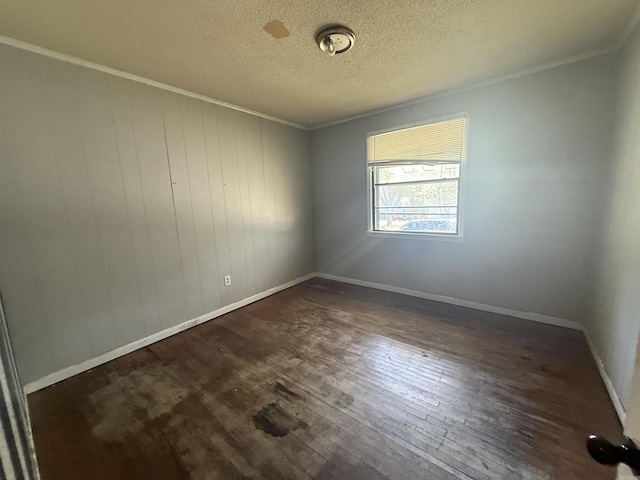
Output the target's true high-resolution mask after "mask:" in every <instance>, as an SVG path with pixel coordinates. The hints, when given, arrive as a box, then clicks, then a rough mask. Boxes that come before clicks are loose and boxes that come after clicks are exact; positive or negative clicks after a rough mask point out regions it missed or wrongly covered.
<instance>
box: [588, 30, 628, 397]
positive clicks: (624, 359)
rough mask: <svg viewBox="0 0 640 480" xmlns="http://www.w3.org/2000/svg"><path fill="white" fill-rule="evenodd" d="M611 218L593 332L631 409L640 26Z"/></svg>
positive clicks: (623, 97)
mask: <svg viewBox="0 0 640 480" xmlns="http://www.w3.org/2000/svg"><path fill="white" fill-rule="evenodd" d="M618 91H619V97H618V102H617V106H618V108H617V118H616V135H615V142H614V146H615V148H614V154H613V158H612V159H611V160H610V163H611V164H612V165H613V166H614V167H615V171H614V176H613V178H612V181H611V183H610V186H609V191H608V199H609V204H608V205H607V210H608V215H607V216H606V219H607V220H608V221H605V222H603V223H602V226H603V227H604V228H603V235H602V242H601V244H600V250H599V252H598V256H597V258H599V259H600V261H599V263H598V264H597V271H598V276H597V282H596V288H595V292H594V295H593V296H592V298H593V300H594V302H593V308H592V310H591V311H592V315H590V318H589V321H588V329H589V332H590V333H591V336H592V338H593V341H594V343H595V345H596V348H597V350H598V351H599V353H600V355H601V357H602V360H603V363H604V365H605V368H606V370H607V372H608V374H609V376H610V378H611V380H612V382H613V385H614V387H615V388H616V391H617V392H618V395H619V396H620V400H621V401H622V403H623V405H624V406H625V407H628V406H629V401H630V400H631V399H630V393H631V386H632V379H633V373H634V363H635V356H636V345H637V343H638V333H639V331H640V27H637V28H636V29H635V33H634V35H633V36H632V38H631V40H630V41H629V42H628V44H627V46H626V47H625V49H624V50H623V52H622V70H621V75H620V83H619V86H618Z"/></svg>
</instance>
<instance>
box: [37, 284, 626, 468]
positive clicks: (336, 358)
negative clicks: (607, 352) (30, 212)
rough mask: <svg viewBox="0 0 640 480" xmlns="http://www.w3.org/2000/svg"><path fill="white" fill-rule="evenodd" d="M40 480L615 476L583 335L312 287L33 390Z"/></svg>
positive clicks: (616, 431)
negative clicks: (593, 451)
mask: <svg viewBox="0 0 640 480" xmlns="http://www.w3.org/2000/svg"><path fill="white" fill-rule="evenodd" d="M29 404H30V408H31V415H32V422H33V427H34V434H35V441H36V449H37V454H38V458H39V462H40V468H41V473H42V478H43V480H53V479H60V480H73V479H81V480H100V479H105V480H106V479H108V480H114V479H131V480H137V479H144V480H151V479H154V480H155V479H178V480H179V479H187V478H193V479H225V480H226V479H243V478H248V479H263V478H264V479H276V478H277V479H307V478H309V479H346V480H360V479H361V480H380V479H410V480H417V479H476V480H482V479H549V478H553V479H563V480H566V479H581V480H582V479H585V480H586V479H589V480H593V479H613V478H615V471H614V469H612V468H608V467H603V466H600V465H598V464H596V463H595V462H594V461H593V460H591V459H590V458H589V456H588V454H587V452H586V449H585V445H584V442H585V439H586V436H587V435H588V434H589V433H590V432H592V431H594V432H598V433H601V434H603V435H605V436H608V437H609V438H611V439H612V440H618V441H619V440H620V439H621V434H622V432H621V427H620V424H619V422H618V420H617V417H616V415H615V412H614V409H613V406H612V405H611V402H610V400H609V398H608V396H607V392H606V390H605V387H604V384H603V383H602V380H601V379H600V377H599V375H598V371H597V369H596V365H595V363H594V361H593V359H592V357H591V355H590V352H589V349H588V346H587V344H586V342H585V340H584V337H583V335H582V334H581V333H580V332H576V331H572V330H568V329H564V328H558V327H552V326H548V325H541V324H536V323H533V322H528V321H524V320H518V319H514V318H509V317H503V316H500V315H493V314H489V313H484V312H478V311H475V310H469V309H465V308H461V307H454V306H450V305H445V304H440V303H436V302H430V301H426V300H420V299H416V298H411V297H406V296H403V295H397V294H392V293H386V292H381V291H377V290H372V289H367V288H362V287H356V286H352V285H346V284H342V283H337V282H331V281H327V280H320V279H314V280H311V281H308V282H306V283H304V284H301V285H298V286H296V287H293V288H291V289H289V290H286V291H284V292H281V293H279V294H277V295H274V296H272V297H269V298H267V299H265V300H262V301H260V302H257V303H254V304H252V305H249V306H247V307H245V308H242V309H240V310H237V311H235V312H232V313H230V314H227V315H225V316H223V317H220V318H218V319H215V320H213V321H210V322H208V323H206V324H203V325H200V326H198V327H196V328H192V329H190V330H187V331H185V332H182V333H180V334H178V335H175V336H173V337H171V338H168V339H166V340H163V341H161V342H158V343H155V344H153V345H151V346H149V347H147V348H144V349H141V350H138V351H136V352H134V353H131V354H129V355H126V356H124V357H121V358H119V359H117V360H114V361H112V362H110V363H107V364H105V365H102V366H100V367H98V368H95V369H93V370H92V371H89V372H85V373H83V374H81V375H77V376H76V377H73V378H71V379H68V380H66V381H64V382H61V383H59V384H57V385H55V386H53V387H49V388H47V389H44V390H42V391H39V392H36V393H34V394H32V395H30V396H29Z"/></svg>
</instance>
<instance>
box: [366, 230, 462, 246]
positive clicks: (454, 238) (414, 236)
mask: <svg viewBox="0 0 640 480" xmlns="http://www.w3.org/2000/svg"><path fill="white" fill-rule="evenodd" d="M366 236H367V237H375V238H396V239H404V240H430V241H436V242H454V243H460V242H464V237H463V236H462V235H438V234H432V233H410V232H381V231H377V230H368V231H367V233H366Z"/></svg>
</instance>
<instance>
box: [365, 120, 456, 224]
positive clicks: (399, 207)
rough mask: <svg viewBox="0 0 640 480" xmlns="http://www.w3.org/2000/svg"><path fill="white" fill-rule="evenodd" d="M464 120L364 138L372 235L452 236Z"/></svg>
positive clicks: (409, 128)
mask: <svg viewBox="0 0 640 480" xmlns="http://www.w3.org/2000/svg"><path fill="white" fill-rule="evenodd" d="M465 124H466V119H465V118H464V117H461V118H455V119H452V120H446V121H441V122H437V123H429V124H424V125H418V126H412V127H408V128H402V129H397V130H392V131H388V132H383V133H377V134H372V135H369V136H368V137H367V164H368V170H369V175H370V180H369V184H370V191H369V193H370V198H371V213H370V215H371V218H370V228H371V230H373V231H386V232H404V233H428V234H437V235H449V236H456V235H458V234H459V232H460V214H459V208H460V174H461V169H462V162H463V160H464V138H465Z"/></svg>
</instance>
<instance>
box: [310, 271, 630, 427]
mask: <svg viewBox="0 0 640 480" xmlns="http://www.w3.org/2000/svg"><path fill="white" fill-rule="evenodd" d="M315 276H316V277H319V278H326V279H327V280H335V281H337V282H344V283H350V284H353V285H359V286H362V287H370V288H375V289H378V290H385V291H388V292H395V293H402V294H404V295H410V296H412V297H418V298H424V299H426V300H434V301H436V302H443V303H448V304H451V305H458V306H461V307H468V308H473V309H475V310H481V311H484V312H491V313H497V314H500V315H508V316H510V317H515V318H521V319H523V320H531V321H533V322H539V323H546V324H548V325H555V326H559V327H565V328H570V329H572V330H580V331H581V332H583V333H584V336H585V338H586V340H587V344H588V345H589V349H590V350H591V355H592V356H593V359H594V360H595V362H596V365H597V367H598V371H599V372H600V376H601V377H602V380H603V381H604V384H605V387H606V388H607V392H608V393H609V397H610V398H611V403H613V407H614V408H615V410H616V413H617V414H618V418H619V419H620V423H622V425H624V420H625V417H626V412H625V409H624V406H623V405H622V402H621V401H620V397H619V396H618V392H616V389H615V388H614V386H613V383H612V382H611V379H610V378H609V375H608V374H607V371H606V369H605V368H604V363H603V362H602V359H601V358H600V355H598V352H597V350H596V349H595V346H594V345H593V342H592V341H591V337H590V336H589V332H588V331H587V329H586V327H585V326H584V325H582V324H581V323H578V322H574V321H573V320H567V319H564V318H557V317H551V316H548V315H541V314H539V313H533V312H523V311H520V310H513V309H510V308H504V307H496V306H494V305H486V304H484V303H478V302H472V301H470V300H461V299H459V298H454V297H447V296H444V295H434V294H431V293H425V292H419V291H416V290H409V289H406V288H401V287H394V286H391V285H385V284H382V283H374V282H366V281H364V280H357V279H355V278H346V277H340V276H337V275H329V274H327V273H316V275H315Z"/></svg>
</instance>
